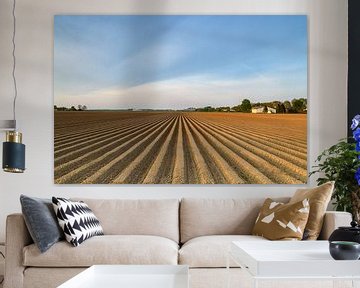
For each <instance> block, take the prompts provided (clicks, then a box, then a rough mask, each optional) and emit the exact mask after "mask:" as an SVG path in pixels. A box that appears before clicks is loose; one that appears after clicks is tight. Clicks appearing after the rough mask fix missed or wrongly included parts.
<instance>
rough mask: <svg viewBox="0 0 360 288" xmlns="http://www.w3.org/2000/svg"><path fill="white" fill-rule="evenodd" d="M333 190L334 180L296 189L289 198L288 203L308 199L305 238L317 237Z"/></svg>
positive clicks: (312, 238)
mask: <svg viewBox="0 0 360 288" xmlns="http://www.w3.org/2000/svg"><path fill="white" fill-rule="evenodd" d="M333 190H334V182H327V183H325V184H323V185H320V186H318V187H315V188H312V189H298V190H297V191H296V192H295V195H294V196H293V197H292V198H291V199H290V203H295V202H298V201H302V200H304V199H305V198H306V199H309V203H310V214H309V219H308V222H307V224H306V227H305V234H306V235H307V237H306V240H316V239H317V238H318V237H319V235H320V232H321V228H322V225H323V221H324V215H325V212H326V209H327V206H328V205H329V202H330V200H331V195H332V192H333Z"/></svg>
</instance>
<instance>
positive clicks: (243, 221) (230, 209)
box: [180, 198, 289, 243]
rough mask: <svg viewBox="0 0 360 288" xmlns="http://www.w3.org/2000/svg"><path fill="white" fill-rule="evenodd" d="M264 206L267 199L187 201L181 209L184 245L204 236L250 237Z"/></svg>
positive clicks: (185, 200) (285, 200) (181, 228)
mask: <svg viewBox="0 0 360 288" xmlns="http://www.w3.org/2000/svg"><path fill="white" fill-rule="evenodd" d="M277 200H279V199H277ZM288 200H289V199H288V198H282V199H281V201H282V202H288ZM279 201H280V200H279ZM263 203H264V198H261V199H195V198H184V199H182V201H181V205H180V231H181V232H180V237H181V243H185V242H186V241H188V240H190V239H192V238H195V237H199V236H205V235H249V234H251V231H252V229H253V226H254V223H255V220H256V217H257V216H258V213H259V211H260V208H261V206H262V204H263Z"/></svg>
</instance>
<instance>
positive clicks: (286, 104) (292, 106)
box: [195, 98, 307, 113]
mask: <svg viewBox="0 0 360 288" xmlns="http://www.w3.org/2000/svg"><path fill="white" fill-rule="evenodd" d="M256 107H264V113H266V112H267V111H268V108H273V109H276V113H307V99H305V98H299V99H296V98H295V99H293V100H291V101H288V100H286V101H283V102H282V101H271V102H257V103H251V102H250V100H249V99H244V100H242V102H241V104H239V105H236V106H233V107H230V106H220V107H212V106H206V107H202V108H196V109H195V111H199V112H242V113H251V111H252V109H253V108H256Z"/></svg>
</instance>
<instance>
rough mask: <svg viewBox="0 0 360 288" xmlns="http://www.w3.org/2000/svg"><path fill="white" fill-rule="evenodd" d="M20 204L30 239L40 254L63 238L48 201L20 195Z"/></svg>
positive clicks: (50, 203)
mask: <svg viewBox="0 0 360 288" xmlns="http://www.w3.org/2000/svg"><path fill="white" fill-rule="evenodd" d="M20 203H21V210H22V213H23V216H24V219H25V223H26V226H27V228H28V230H29V233H30V235H31V238H32V239H33V241H34V243H35V244H36V245H37V247H38V248H39V250H40V251H41V252H42V253H43V252H45V251H46V250H48V249H49V248H50V247H51V246H52V245H54V244H55V243H56V242H58V241H59V240H61V239H63V238H64V233H63V232H62V230H61V228H60V226H59V224H58V222H57V219H56V216H55V213H54V209H53V207H52V202H51V200H50V199H39V198H34V197H28V196H25V195H21V196H20Z"/></svg>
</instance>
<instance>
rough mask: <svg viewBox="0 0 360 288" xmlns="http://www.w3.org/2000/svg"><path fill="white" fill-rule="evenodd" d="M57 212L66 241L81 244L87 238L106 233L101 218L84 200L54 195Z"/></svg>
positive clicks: (53, 200) (53, 201) (75, 244)
mask: <svg viewBox="0 0 360 288" xmlns="http://www.w3.org/2000/svg"><path fill="white" fill-rule="evenodd" d="M52 203H53V206H54V210H55V214H56V217H57V219H58V222H59V225H60V227H61V228H62V229H63V231H64V234H65V238H66V241H68V242H69V243H71V244H73V245H74V246H79V245H80V244H81V243H82V242H84V241H85V240H86V239H89V238H91V237H93V236H97V235H104V232H103V229H102V227H101V225H100V222H99V220H98V219H97V218H96V216H95V215H94V213H93V212H92V211H91V209H90V208H89V207H88V205H86V204H85V203H84V202H82V201H81V202H75V201H71V200H69V199H65V198H58V197H52Z"/></svg>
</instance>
